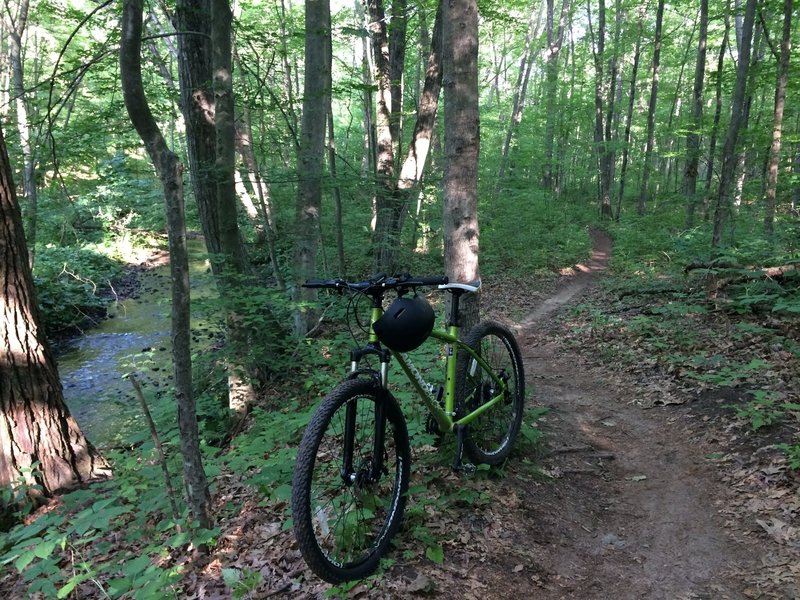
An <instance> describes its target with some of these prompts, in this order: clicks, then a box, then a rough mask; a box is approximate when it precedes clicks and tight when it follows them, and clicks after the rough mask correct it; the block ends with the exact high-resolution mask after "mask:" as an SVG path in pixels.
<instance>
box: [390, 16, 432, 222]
mask: <svg viewBox="0 0 800 600" xmlns="http://www.w3.org/2000/svg"><path fill="white" fill-rule="evenodd" d="M441 89H442V3H441V1H440V2H439V5H438V8H437V10H436V18H435V20H434V24H433V37H432V38H431V47H430V54H429V55H428V62H427V68H426V70H425V82H424V84H423V87H422V95H421V97H420V100H419V107H418V108H417V120H416V122H415V123H414V133H413V135H412V137H411V144H410V145H409V147H408V151H407V152H406V157H405V159H404V160H403V164H402V166H401V167H400V176H399V178H398V181H397V190H398V199H399V201H400V203H401V207H400V210H399V211H398V213H397V214H398V218H399V221H398V222H397V223H396V225H395V227H396V229H397V231H398V232H399V231H402V229H403V219H404V217H405V214H406V210H407V207H408V204H409V201H410V196H411V193H412V192H413V190H414V189H416V188H417V186H418V185H419V183H420V181H422V175H423V172H424V171H425V165H426V164H427V161H428V156H429V154H430V149H431V142H432V140H433V135H434V127H435V125H436V114H437V112H438V109H439V93H440V91H441Z"/></svg>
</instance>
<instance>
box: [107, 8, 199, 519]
mask: <svg viewBox="0 0 800 600" xmlns="http://www.w3.org/2000/svg"><path fill="white" fill-rule="evenodd" d="M142 4H143V0H124V3H123V14H122V39H121V41H120V52H119V63H120V79H121V81H122V92H123V96H124V99H125V107H126V108H127V110H128V115H129V116H130V119H131V123H132V124H133V126H134V128H135V129H136V131H137V133H138V134H139V136H140V137H141V138H142V141H143V142H144V145H145V149H146V150H147V153H148V155H149V156H150V160H151V161H152V162H153V166H154V167H155V169H156V171H157V173H158V176H159V179H160V180H161V185H162V186H163V189H164V201H165V205H166V212H167V230H168V235H169V252H170V274H171V278H172V358H173V363H174V364H173V368H174V377H175V402H176V403H177V405H178V427H179V429H180V438H181V453H182V454H183V474H184V482H185V484H186V492H187V497H188V501H189V509H190V510H191V512H192V516H193V517H194V518H195V519H196V520H197V522H198V524H199V525H200V526H201V527H204V528H210V527H211V516H210V512H209V505H210V503H211V498H210V495H209V490H208V480H207V479H206V475H205V471H204V470H203V459H202V455H201V452H200V441H199V434H198V428H197V415H196V412H195V403H194V397H193V395H192V358H191V356H192V355H191V348H190V344H191V341H190V340H191V338H190V328H189V318H190V306H189V260H188V252H187V249H186V229H185V224H184V220H183V210H184V206H183V166H182V165H181V164H180V162H179V161H178V157H177V156H176V155H175V153H174V152H172V151H171V150H170V149H169V148H168V147H167V143H166V141H165V140H164V137H163V135H162V134H161V131H160V130H159V128H158V125H157V124H156V121H155V118H154V117H153V114H152V113H151V112H150V107H149V105H148V103H147V98H146V97H145V95H144V87H143V85H142V69H141V56H140V52H141V42H142Z"/></svg>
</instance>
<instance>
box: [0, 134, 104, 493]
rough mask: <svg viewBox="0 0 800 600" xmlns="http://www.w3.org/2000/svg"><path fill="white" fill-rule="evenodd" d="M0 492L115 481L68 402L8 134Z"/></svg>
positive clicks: (2, 153) (2, 183)
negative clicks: (44, 318)
mask: <svg viewBox="0 0 800 600" xmlns="http://www.w3.org/2000/svg"><path fill="white" fill-rule="evenodd" d="M0 294H2V302H1V303H0V307H2V308H1V310H2V315H0V339H2V345H1V346H0V487H6V486H17V485H22V486H25V487H27V488H28V490H27V492H28V493H29V494H31V495H33V496H36V495H39V494H45V495H49V494H53V493H55V492H58V491H60V490H66V489H69V488H73V487H75V486H77V485H80V484H84V483H87V482H90V481H93V480H97V479H105V478H107V477H110V475H111V470H110V468H109V465H108V463H106V461H105V460H104V459H103V458H102V457H101V456H100V454H99V453H98V452H97V450H95V448H94V446H92V444H91V443H90V442H89V440H87V439H86V437H85V436H84V435H83V432H81V430H80V427H78V423H77V422H76V421H75V419H74V418H73V417H72V416H71V415H70V412H69V409H68V408H67V405H66V404H65V403H64V395H63V392H62V388H61V381H60V380H59V378H58V370H57V368H56V362H55V360H54V358H53V355H52V353H51V351H50V346H49V344H48V342H47V338H46V337H45V335H44V329H43V327H42V324H41V317H40V315H39V309H38V307H37V304H36V297H35V289H34V285H33V276H32V275H31V268H30V263H29V258H28V250H27V248H26V246H25V235H24V232H23V227H22V215H21V212H20V208H19V203H18V201H17V196H16V191H15V188H14V182H13V180H12V176H11V164H10V161H9V158H8V152H7V150H6V144H5V139H4V137H3V132H2V130H0Z"/></svg>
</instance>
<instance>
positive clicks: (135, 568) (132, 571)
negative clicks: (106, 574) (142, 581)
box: [122, 554, 150, 579]
mask: <svg viewBox="0 0 800 600" xmlns="http://www.w3.org/2000/svg"><path fill="white" fill-rule="evenodd" d="M149 566H150V557H149V556H148V555H146V554H145V555H144V556H140V557H138V558H134V559H133V560H132V561H130V562H127V563H125V566H124V567H122V572H123V573H125V575H127V576H128V577H131V578H133V579H135V578H136V577H137V576H138V575H141V574H142V572H144V570H145V569H147V567H149Z"/></svg>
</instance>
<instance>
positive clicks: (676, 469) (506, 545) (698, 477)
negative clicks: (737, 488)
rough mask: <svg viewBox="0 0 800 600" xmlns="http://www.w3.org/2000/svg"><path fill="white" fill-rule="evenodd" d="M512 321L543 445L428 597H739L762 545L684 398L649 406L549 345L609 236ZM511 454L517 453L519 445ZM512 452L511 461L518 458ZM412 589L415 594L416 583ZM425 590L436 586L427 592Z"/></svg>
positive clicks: (597, 265)
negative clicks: (739, 522) (727, 515)
mask: <svg viewBox="0 0 800 600" xmlns="http://www.w3.org/2000/svg"><path fill="white" fill-rule="evenodd" d="M592 237H593V240H594V245H595V251H594V254H593V256H592V259H591V260H590V261H589V262H587V263H586V264H585V265H579V266H578V268H577V269H576V274H575V275H574V276H573V277H572V278H570V280H569V281H568V282H567V283H565V284H562V285H561V286H559V288H558V289H557V290H556V292H555V293H554V294H553V295H551V296H550V297H548V298H547V299H546V300H545V301H543V302H541V303H540V304H539V306H537V307H536V308H535V309H534V310H533V311H532V312H531V313H530V314H528V315H527V316H526V317H524V318H523V319H521V320H520V322H519V323H518V326H517V334H518V336H519V342H520V347H521V349H522V353H523V357H524V360H525V368H526V376H527V379H528V382H529V384H530V385H532V386H533V387H534V388H535V397H534V403H535V404H539V405H544V406H547V407H548V408H549V409H550V413H549V414H548V415H547V416H546V417H545V418H544V419H542V427H543V429H544V430H545V431H546V433H547V437H548V448H547V449H546V451H545V452H546V454H545V456H543V457H539V458H537V459H536V460H535V462H536V463H537V464H539V465H541V466H542V467H543V469H544V471H545V473H546V475H548V476H549V477H535V476H533V477H531V476H530V471H529V472H528V473H527V474H525V473H523V472H522V471H521V470H518V469H517V468H515V467H514V466H509V467H508V472H507V476H506V477H505V478H504V479H502V480H500V481H499V482H495V486H499V487H500V488H501V489H499V490H498V489H496V488H495V489H494V491H493V492H492V494H493V495H495V494H496V495H497V496H498V497H500V498H503V499H504V500H503V501H502V506H499V507H498V506H493V507H492V508H491V510H487V511H484V513H483V514H480V515H478V516H476V517H475V518H476V519H477V520H478V521H479V522H478V525H477V526H476V527H474V528H473V529H472V532H473V533H472V537H471V541H470V542H469V543H468V544H466V546H467V547H466V548H464V549H461V550H459V549H458V548H454V549H453V551H451V552H450V553H449V555H448V559H447V560H446V561H445V563H444V565H442V570H443V571H445V572H449V573H450V577H447V576H446V575H445V573H443V572H439V573H437V574H435V575H434V574H433V572H434V570H433V569H425V571H424V572H425V573H426V575H427V576H429V577H431V579H433V580H434V581H435V588H434V589H435V592H434V593H433V596H435V597H453V598H456V597H458V598H486V597H490V596H491V597H494V598H514V599H516V598H521V599H527V598H535V599H537V600H548V599H556V598H576V599H581V600H583V599H594V598H597V599H603V600H621V599H663V600H677V599H690V598H697V599H706V598H707V599H714V600H716V599H724V598H730V599H740V598H753V597H757V596H754V595H753V594H752V591H751V590H749V589H748V588H747V583H746V578H747V577H746V575H747V574H748V573H751V572H753V571H754V570H756V569H757V568H758V558H759V557H758V556H757V555H756V553H755V552H754V551H753V549H752V548H751V547H750V545H745V544H743V543H740V542H737V541H735V540H734V539H733V537H732V535H731V534H730V533H729V530H728V528H727V527H726V523H725V521H724V518H723V517H722V515H721V514H720V513H719V512H718V511H719V509H720V508H722V506H723V505H724V503H725V498H726V494H728V493H729V492H728V490H727V489H726V488H725V486H724V485H723V484H722V482H721V480H720V478H719V476H718V474H717V473H716V471H715V470H714V469H715V468H714V466H713V464H712V461H709V460H707V459H706V458H705V454H706V453H707V452H708V450H704V449H703V447H702V442H701V441H700V436H699V435H698V434H697V431H698V429H697V428H698V424H697V423H696V422H695V421H696V419H695V417H693V416H692V414H691V413H690V412H689V411H688V410H686V409H685V408H684V407H675V406H670V407H668V408H653V409H647V410H646V409H643V408H642V407H641V406H639V405H637V404H635V401H636V399H637V393H640V392H639V391H638V390H637V384H636V382H635V381H631V380H626V378H625V377H624V376H619V375H618V376H614V374H613V373H611V372H610V371H609V367H605V368H603V367H598V366H594V365H591V364H588V361H587V360H586V359H583V358H580V357H579V356H577V355H576V354H573V353H571V352H570V351H569V350H565V349H564V348H563V347H562V346H559V345H558V344H557V340H556V339H555V336H556V333H557V332H556V329H555V328H553V327H552V321H553V317H554V316H555V314H556V313H557V312H558V311H559V310H561V309H562V308H564V307H565V306H567V305H569V304H571V303H574V302H576V301H577V299H579V298H580V296H581V294H583V293H585V292H586V291H587V290H588V289H589V288H590V287H591V286H593V285H594V284H595V283H596V279H597V274H598V273H600V272H602V271H603V270H604V269H605V268H606V265H607V263H608V259H609V257H610V254H611V241H610V239H609V237H608V236H607V235H605V234H604V233H602V232H596V231H595V232H592ZM517 456H518V455H517ZM512 462H513V461H512ZM413 596H414V597H422V596H418V595H417V594H413ZM429 597H430V596H429Z"/></svg>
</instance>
